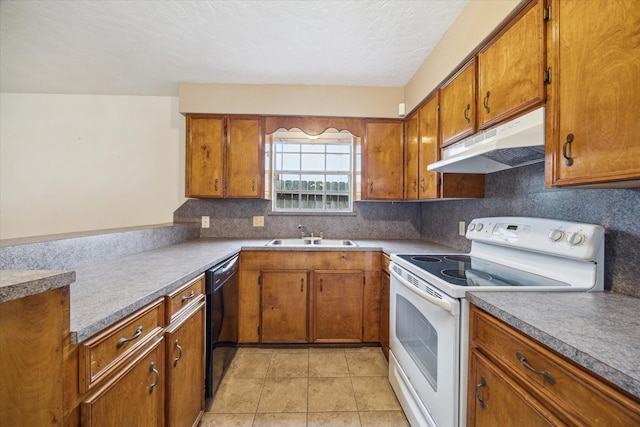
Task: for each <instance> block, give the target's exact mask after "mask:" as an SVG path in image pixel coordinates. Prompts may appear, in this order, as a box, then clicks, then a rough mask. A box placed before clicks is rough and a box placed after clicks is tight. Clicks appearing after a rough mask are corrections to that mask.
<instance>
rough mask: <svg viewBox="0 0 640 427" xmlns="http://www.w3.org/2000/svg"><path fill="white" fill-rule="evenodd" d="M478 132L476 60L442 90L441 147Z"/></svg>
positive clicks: (462, 69)
mask: <svg viewBox="0 0 640 427" xmlns="http://www.w3.org/2000/svg"><path fill="white" fill-rule="evenodd" d="M475 131H476V60H475V58H474V59H472V60H471V61H470V62H468V63H467V64H466V65H465V66H464V67H462V68H461V69H460V71H458V73H457V74H456V75H455V76H454V77H453V78H452V79H451V80H449V81H448V82H446V83H445V84H444V86H443V87H442V89H440V141H441V143H440V145H441V147H445V146H447V145H449V144H453V143H454V142H456V141H458V140H460V139H462V138H464V137H465V136H469V135H473V133H474V132H475Z"/></svg>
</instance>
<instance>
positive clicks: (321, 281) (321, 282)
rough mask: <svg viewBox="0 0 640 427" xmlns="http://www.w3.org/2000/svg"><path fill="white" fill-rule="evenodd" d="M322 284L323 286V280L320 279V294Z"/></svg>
mask: <svg viewBox="0 0 640 427" xmlns="http://www.w3.org/2000/svg"><path fill="white" fill-rule="evenodd" d="M322 284H323V280H322V279H320V292H322Z"/></svg>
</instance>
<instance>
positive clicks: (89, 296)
mask: <svg viewBox="0 0 640 427" xmlns="http://www.w3.org/2000/svg"><path fill="white" fill-rule="evenodd" d="M268 241H269V240H234V239H229V240H225V239H199V240H191V241H187V242H184V243H180V244H177V245H171V246H167V247H164V248H161V249H156V250H152V251H147V252H140V253H137V254H135V255H130V256H126V257H123V258H118V259H115V260H111V261H105V262H103V263H96V264H92V265H88V266H83V267H80V268H78V269H76V270H75V271H76V283H74V284H73V285H71V329H70V330H71V340H72V342H73V343H76V342H81V341H83V340H85V339H87V338H89V337H90V336H92V335H93V334H95V333H97V332H99V331H101V330H102V329H104V328H106V327H107V326H110V325H112V324H113V323H115V322H117V321H118V320H120V319H122V318H124V317H126V316H127V315H129V314H131V313H133V312H134V311H136V310H137V309H139V308H141V307H143V306H145V305H146V304H148V303H150V302H152V301H154V300H156V299H157V298H160V297H162V296H163V295H166V294H167V293H169V292H171V291H172V290H174V289H176V288H177V287H179V286H180V285H182V284H184V283H186V282H187V281H189V280H191V279H193V278H194V277H196V276H197V275H199V274H200V273H202V272H204V271H205V270H207V269H208V268H211V267H213V266H214V265H216V264H218V263H220V262H221V261H224V260H225V259H226V258H228V257H230V256H232V255H234V254H235V253H238V252H239V251H240V250H241V249H252V250H263V249H269V250H309V249H307V248H299V249H298V248H297V247H296V248H295V249H292V248H291V247H277V248H274V247H268V248H267V247H265V244H266V243H267V242H268ZM355 242H356V243H357V244H358V246H356V247H345V248H342V247H340V248H337V247H318V248H312V249H311V250H315V251H318V250H326V251H329V250H333V251H335V250H359V251H362V250H381V249H382V250H385V251H386V252H387V253H389V252H388V251H389V250H391V251H394V252H395V251H409V252H411V251H419V252H433V251H442V250H448V251H450V250H451V249H450V248H446V247H443V246H441V245H435V244H430V243H428V242H422V241H419V240H410V241H397V240H390V241H355Z"/></svg>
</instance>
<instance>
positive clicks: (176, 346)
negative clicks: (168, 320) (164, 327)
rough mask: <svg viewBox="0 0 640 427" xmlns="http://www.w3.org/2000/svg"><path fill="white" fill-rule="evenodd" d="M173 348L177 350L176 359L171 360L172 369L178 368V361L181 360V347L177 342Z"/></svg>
mask: <svg viewBox="0 0 640 427" xmlns="http://www.w3.org/2000/svg"><path fill="white" fill-rule="evenodd" d="M173 348H175V349H177V350H178V357H176V358H175V359H173V367H174V368H176V367H178V360H180V359H182V347H180V344H178V340H176V342H175V343H174V344H173Z"/></svg>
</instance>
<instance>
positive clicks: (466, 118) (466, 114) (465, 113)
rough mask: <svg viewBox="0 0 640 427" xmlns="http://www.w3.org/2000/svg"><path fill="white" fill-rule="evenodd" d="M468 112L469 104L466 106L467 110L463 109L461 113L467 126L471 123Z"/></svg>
mask: <svg viewBox="0 0 640 427" xmlns="http://www.w3.org/2000/svg"><path fill="white" fill-rule="evenodd" d="M469 110H471V104H467V108H465V109H464V112H463V113H462V114H463V115H464V119H465V120H466V121H467V124H469V123H471V118H470V117H469Z"/></svg>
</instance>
